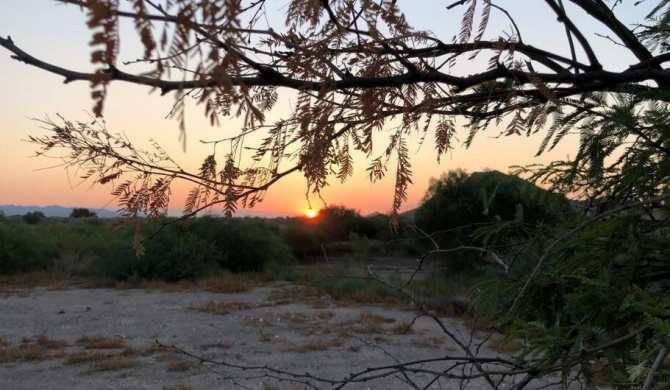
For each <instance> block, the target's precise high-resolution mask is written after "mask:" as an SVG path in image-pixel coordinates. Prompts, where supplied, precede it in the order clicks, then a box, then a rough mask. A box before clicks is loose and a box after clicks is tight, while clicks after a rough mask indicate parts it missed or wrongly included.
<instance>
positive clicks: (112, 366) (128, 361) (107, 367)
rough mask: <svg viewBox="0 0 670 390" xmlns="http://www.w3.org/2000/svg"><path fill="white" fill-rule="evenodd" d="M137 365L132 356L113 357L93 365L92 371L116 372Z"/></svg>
mask: <svg viewBox="0 0 670 390" xmlns="http://www.w3.org/2000/svg"><path fill="white" fill-rule="evenodd" d="M136 365H137V360H136V359H135V357H133V356H121V355H114V356H110V357H108V358H107V359H103V360H100V361H97V362H94V363H93V369H94V370H96V371H117V370H123V369H126V368H132V367H135V366H136Z"/></svg>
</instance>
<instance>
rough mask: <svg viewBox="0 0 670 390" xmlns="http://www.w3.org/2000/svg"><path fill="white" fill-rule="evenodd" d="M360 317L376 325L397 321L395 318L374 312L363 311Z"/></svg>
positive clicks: (363, 320)
mask: <svg viewBox="0 0 670 390" xmlns="http://www.w3.org/2000/svg"><path fill="white" fill-rule="evenodd" d="M358 318H359V320H361V321H362V322H366V323H368V324H370V325H374V326H381V325H382V324H390V323H393V322H395V318H389V317H384V316H382V315H379V314H374V313H361V315H360V316H359V317H358Z"/></svg>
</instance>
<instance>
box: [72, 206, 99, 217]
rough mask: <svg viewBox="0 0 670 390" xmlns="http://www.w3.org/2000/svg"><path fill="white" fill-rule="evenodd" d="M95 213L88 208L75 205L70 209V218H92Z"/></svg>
mask: <svg viewBox="0 0 670 390" xmlns="http://www.w3.org/2000/svg"><path fill="white" fill-rule="evenodd" d="M94 217H97V214H96V213H95V212H93V211H91V210H89V209H86V208H80V207H76V208H74V209H72V212H71V213H70V218H94Z"/></svg>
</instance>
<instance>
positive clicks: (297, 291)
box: [272, 285, 319, 303]
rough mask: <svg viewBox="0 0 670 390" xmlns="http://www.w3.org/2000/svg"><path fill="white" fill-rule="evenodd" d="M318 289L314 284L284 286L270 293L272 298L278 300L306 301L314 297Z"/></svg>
mask: <svg viewBox="0 0 670 390" xmlns="http://www.w3.org/2000/svg"><path fill="white" fill-rule="evenodd" d="M318 294H319V291H318V290H317V288H316V287H314V286H303V285H298V286H291V287H284V288H281V289H279V290H278V291H275V292H274V293H273V294H272V299H273V300H276V301H279V302H287V303H288V302H306V301H309V300H311V299H313V298H316V297H317V296H318Z"/></svg>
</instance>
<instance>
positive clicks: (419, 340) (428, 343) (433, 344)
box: [412, 337, 444, 348]
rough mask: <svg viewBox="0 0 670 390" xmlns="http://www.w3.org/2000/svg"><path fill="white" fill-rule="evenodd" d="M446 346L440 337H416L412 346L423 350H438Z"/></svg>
mask: <svg viewBox="0 0 670 390" xmlns="http://www.w3.org/2000/svg"><path fill="white" fill-rule="evenodd" d="M443 344H444V340H442V339H441V338H439V337H427V338H425V337H415V338H413V339H412V345H413V346H415V347H421V348H437V347H439V346H440V345H443Z"/></svg>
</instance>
